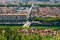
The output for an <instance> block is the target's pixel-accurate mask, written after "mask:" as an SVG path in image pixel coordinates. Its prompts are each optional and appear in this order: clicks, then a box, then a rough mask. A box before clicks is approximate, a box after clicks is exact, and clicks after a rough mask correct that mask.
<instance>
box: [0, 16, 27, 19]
mask: <svg viewBox="0 0 60 40" xmlns="http://www.w3.org/2000/svg"><path fill="white" fill-rule="evenodd" d="M0 20H26V16H12V15H9V16H1V15H0Z"/></svg>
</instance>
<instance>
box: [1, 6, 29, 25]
mask: <svg viewBox="0 0 60 40" xmlns="http://www.w3.org/2000/svg"><path fill="white" fill-rule="evenodd" d="M0 9H1V10H0V24H24V23H25V22H26V21H27V17H28V12H26V11H25V10H20V11H16V8H7V7H0Z"/></svg>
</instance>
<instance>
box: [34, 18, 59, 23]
mask: <svg viewBox="0 0 60 40" xmlns="http://www.w3.org/2000/svg"><path fill="white" fill-rule="evenodd" d="M34 20H35V21H44V22H60V18H53V17H50V18H39V17H35V18H34Z"/></svg>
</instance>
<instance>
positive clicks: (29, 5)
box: [0, 3, 60, 7]
mask: <svg viewBox="0 0 60 40" xmlns="http://www.w3.org/2000/svg"><path fill="white" fill-rule="evenodd" d="M35 5H36V6H40V7H60V4H35ZM5 6H7V7H17V6H20V7H31V4H27V3H25V4H19V5H17V4H7V5H4V4H0V7H5Z"/></svg>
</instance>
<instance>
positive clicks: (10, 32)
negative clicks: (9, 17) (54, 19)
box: [0, 26, 60, 40]
mask: <svg viewBox="0 0 60 40" xmlns="http://www.w3.org/2000/svg"><path fill="white" fill-rule="evenodd" d="M31 28H32V27H31ZM36 28H40V29H45V28H51V29H54V30H55V29H59V28H60V27H57V26H54V27H47V26H46V27H44V26H36ZM17 29H22V26H0V40H60V36H41V35H38V34H26V35H25V34H22V33H20V32H17Z"/></svg>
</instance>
